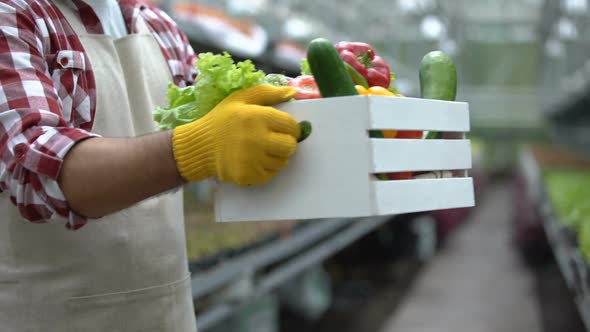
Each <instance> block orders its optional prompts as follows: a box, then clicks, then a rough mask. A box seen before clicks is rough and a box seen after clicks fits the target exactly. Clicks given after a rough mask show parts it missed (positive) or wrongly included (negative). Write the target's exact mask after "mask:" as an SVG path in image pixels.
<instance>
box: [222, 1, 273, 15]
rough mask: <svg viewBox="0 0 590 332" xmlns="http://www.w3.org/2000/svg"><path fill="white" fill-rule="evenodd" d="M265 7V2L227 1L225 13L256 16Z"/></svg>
mask: <svg viewBox="0 0 590 332" xmlns="http://www.w3.org/2000/svg"><path fill="white" fill-rule="evenodd" d="M266 7H267V1H266V0H228V1H227V11H228V12H229V13H230V14H232V15H256V14H258V13H261V12H263V11H264V10H265V9H266Z"/></svg>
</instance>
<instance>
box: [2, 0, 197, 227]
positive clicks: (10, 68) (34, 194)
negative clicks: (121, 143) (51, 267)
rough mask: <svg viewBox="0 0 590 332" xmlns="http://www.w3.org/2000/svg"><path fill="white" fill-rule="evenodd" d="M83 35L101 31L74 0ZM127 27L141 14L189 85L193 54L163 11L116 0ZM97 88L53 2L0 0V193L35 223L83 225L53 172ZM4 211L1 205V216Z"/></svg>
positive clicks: (84, 121)
mask: <svg viewBox="0 0 590 332" xmlns="http://www.w3.org/2000/svg"><path fill="white" fill-rule="evenodd" d="M72 2H73V3H74V4H75V5H76V6H75V7H76V8H77V10H78V13H79V15H80V18H81V20H82V22H83V24H84V26H85V27H86V29H87V32H88V33H92V34H103V33H104V32H103V28H102V25H101V23H100V21H99V19H98V17H97V16H96V14H95V12H94V10H93V9H92V8H91V7H90V6H89V5H87V4H86V3H84V2H83V1H82V0H72ZM120 6H121V11H122V13H123V17H124V19H125V23H126V25H127V29H128V31H129V32H131V33H134V32H137V30H136V26H135V22H136V20H137V18H138V17H140V16H141V17H143V19H144V20H145V22H146V23H147V26H148V29H149V30H150V31H151V32H152V34H153V36H154V37H155V38H156V40H157V42H158V44H159V46H160V48H161V51H162V53H163V54H164V57H165V58H166V60H167V61H168V64H169V67H170V71H171V73H172V75H173V77H174V81H175V83H176V84H178V85H181V86H183V85H186V84H192V83H193V81H194V77H195V72H196V71H195V69H194V66H193V63H194V61H195V59H196V57H195V54H194V52H193V49H192V48H191V46H190V45H189V43H188V41H187V38H186V36H185V35H184V34H183V33H182V32H181V31H180V30H179V29H178V27H177V26H176V24H175V23H174V22H173V21H172V20H171V19H170V17H169V16H168V15H166V14H165V13H164V12H162V11H160V10H159V9H157V8H154V7H152V6H149V5H147V4H146V3H144V2H142V1H140V0H120ZM95 106H96V91H95V82H94V75H93V72H92V68H91V64H90V61H89V59H88V57H87V55H86V54H85V52H84V48H83V47H82V44H81V43H80V40H79V39H78V37H77V36H76V34H75V33H74V31H73V30H72V28H71V27H70V25H69V24H68V23H67V21H66V20H65V18H64V17H63V16H62V14H61V12H60V11H59V9H58V8H57V7H56V6H55V5H54V4H53V3H52V2H51V0H0V192H4V193H3V194H8V193H9V194H10V198H11V201H12V202H13V203H14V204H15V205H16V207H17V208H18V210H19V211H20V214H21V215H22V216H23V217H24V218H25V219H27V220H29V221H31V222H33V223H46V222H61V223H65V224H66V226H67V228H69V229H78V228H80V227H81V226H83V225H84V224H85V223H86V220H85V218H83V217H81V216H78V215H76V214H75V213H74V212H73V211H72V210H71V209H70V208H69V206H68V203H67V201H66V199H65V197H64V195H63V192H62V191H61V189H60V187H59V185H58V183H57V176H58V174H59V171H60V168H61V165H62V162H63V158H64V156H65V155H66V154H67V153H68V151H69V149H70V148H71V147H72V146H73V145H74V144H75V143H76V142H77V141H79V140H81V139H84V138H88V137H92V136H95V135H94V134H92V133H90V130H91V128H92V123H93V120H94V112H95ZM1 213H2V212H1V211H0V214H1Z"/></svg>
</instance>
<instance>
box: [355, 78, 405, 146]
mask: <svg viewBox="0 0 590 332" xmlns="http://www.w3.org/2000/svg"><path fill="white" fill-rule="evenodd" d="M354 87H355V88H356V91H357V92H358V93H359V94H360V95H363V96H390V97H399V96H401V95H399V94H397V93H393V92H391V91H389V90H387V89H386V88H384V87H382V86H372V87H370V88H368V89H367V88H365V87H364V86H362V85H355V86H354ZM396 136H397V131H396V130H383V137H384V138H395V137H396Z"/></svg>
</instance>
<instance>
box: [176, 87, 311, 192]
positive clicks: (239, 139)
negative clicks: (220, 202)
mask: <svg viewBox="0 0 590 332" xmlns="http://www.w3.org/2000/svg"><path fill="white" fill-rule="evenodd" d="M295 94H296V90H295V89H294V88H291V87H275V86H271V85H267V84H263V85H258V86H255V87H252V88H249V89H245V90H240V91H237V92H234V93H232V94H231V95H229V96H228V97H226V98H225V99H224V100H223V101H222V102H221V103H219V104H218V105H217V106H216V107H215V108H214V109H213V110H211V111H210V112H209V113H208V114H207V115H205V116H204V117H202V118H201V119H199V120H197V121H194V122H192V123H189V124H186V125H182V126H179V127H176V128H175V129H174V132H173V134H172V146H173V150H174V158H175V160H176V163H177V167H178V170H179V171H180V174H181V175H182V177H184V178H185V179H186V180H187V181H191V182H195V181H200V180H203V179H206V178H209V177H213V176H217V177H218V178H219V179H220V180H221V181H223V182H230V183H234V184H238V185H242V186H244V185H251V184H264V183H266V182H268V181H269V180H270V179H271V178H272V177H273V176H275V175H276V174H277V173H278V171H280V170H281V169H282V168H283V167H285V166H286V165H287V163H288V160H289V157H290V156H291V155H292V154H293V153H294V152H295V150H296V148H297V139H298V138H299V136H300V135H301V133H300V127H299V124H298V123H297V122H296V121H295V119H293V118H292V117H291V116H290V115H289V114H287V113H285V112H282V111H279V110H277V109H275V108H273V107H270V105H275V104H279V103H281V102H285V101H287V100H289V99H291V98H293V96H295Z"/></svg>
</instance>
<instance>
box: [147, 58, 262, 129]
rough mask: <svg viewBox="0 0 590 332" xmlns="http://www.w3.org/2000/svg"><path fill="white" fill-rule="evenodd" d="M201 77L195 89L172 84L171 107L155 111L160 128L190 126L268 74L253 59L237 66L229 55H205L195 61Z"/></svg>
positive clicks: (169, 91)
mask: <svg viewBox="0 0 590 332" xmlns="http://www.w3.org/2000/svg"><path fill="white" fill-rule="evenodd" d="M195 67H196V68H197V69H198V70H199V75H198V76H197V79H196V80H195V84H194V86H189V87H186V88H179V87H178V86H176V85H174V84H172V83H170V84H169V85H168V93H167V94H166V100H167V101H168V106H167V107H159V108H157V109H156V110H155V111H154V121H156V122H157V123H158V126H159V128H160V129H172V128H175V127H177V126H180V125H183V124H186V123H190V122H192V121H195V120H197V119H199V118H201V117H203V116H205V115H206V114H207V113H209V111H211V110H212V109H213V108H214V107H215V106H217V104H219V103H220V102H221V101H222V100H223V99H224V98H225V97H227V96H229V95H230V94H231V93H232V92H234V91H237V90H241V89H247V88H250V87H253V86H255V85H258V84H262V83H264V78H265V73H264V72H263V71H262V70H256V67H255V66H254V64H253V63H252V61H250V60H246V61H242V62H238V63H237V64H236V63H234V60H233V59H232V57H231V56H230V55H229V53H227V52H224V53H223V54H213V53H201V54H199V58H198V60H197V61H196V62H195Z"/></svg>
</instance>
